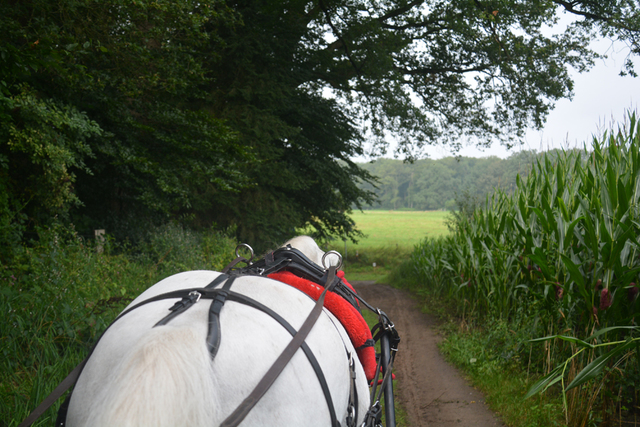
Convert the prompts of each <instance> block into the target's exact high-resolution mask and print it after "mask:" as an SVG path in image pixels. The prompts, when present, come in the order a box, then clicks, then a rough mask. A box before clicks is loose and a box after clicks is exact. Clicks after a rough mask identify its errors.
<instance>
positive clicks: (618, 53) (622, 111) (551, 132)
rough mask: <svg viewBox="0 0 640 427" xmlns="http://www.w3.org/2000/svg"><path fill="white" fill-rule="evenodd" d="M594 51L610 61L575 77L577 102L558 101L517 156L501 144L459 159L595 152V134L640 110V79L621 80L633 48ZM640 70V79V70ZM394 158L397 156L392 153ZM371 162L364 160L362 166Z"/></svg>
mask: <svg viewBox="0 0 640 427" xmlns="http://www.w3.org/2000/svg"><path fill="white" fill-rule="evenodd" d="M592 49H593V50H595V51H596V52H598V53H601V54H605V55H607V57H608V58H606V59H600V60H597V61H596V63H595V65H594V67H593V68H592V69H591V70H590V71H588V72H586V73H582V74H579V73H578V72H575V71H573V72H572V76H573V79H574V83H575V84H574V96H573V99H572V100H568V99H561V100H560V101H558V102H557V103H556V106H555V109H554V110H552V111H551V112H550V113H549V116H548V117H547V121H546V125H545V127H544V129H542V130H541V131H534V130H530V131H528V132H527V135H526V138H525V142H524V145H522V146H519V147H514V148H512V150H511V151H509V150H507V149H506V148H505V147H503V146H500V145H498V144H494V145H493V146H492V147H491V148H489V149H485V150H484V151H480V150H479V149H477V148H475V147H466V148H463V149H462V150H461V151H460V153H459V154H460V155H462V156H465V157H488V156H498V157H501V158H506V157H508V156H509V155H510V154H511V153H513V152H517V151H519V150H523V149H524V150H531V149H533V150H537V151H546V150H548V149H551V148H561V147H565V148H573V147H579V148H582V147H583V144H584V142H587V147H589V146H590V142H591V140H592V136H593V135H599V134H600V133H601V131H602V130H606V129H609V128H610V127H611V123H612V122H615V123H622V122H623V121H624V119H625V117H626V115H627V112H628V111H629V110H638V103H639V102H640V77H636V78H633V77H629V76H625V77H621V76H620V75H619V73H620V71H621V70H622V66H623V63H624V59H625V58H626V56H627V53H628V49H627V48H626V47H625V46H624V45H622V44H621V43H615V44H612V42H611V41H609V40H606V41H605V40H601V41H598V42H594V43H592ZM636 62H638V61H636ZM636 71H637V72H638V73H639V74H640V69H636ZM639 112H640V111H639ZM616 127H617V125H616ZM425 152H426V153H428V155H429V157H430V158H432V159H439V158H443V157H448V156H451V155H452V154H451V153H450V152H449V151H448V150H447V149H446V148H445V147H427V148H426V149H425ZM388 153H389V155H388V156H389V157H391V155H392V153H393V151H392V149H391V148H390V149H389V151H388ZM354 160H356V159H354ZM367 160H368V159H364V158H359V159H357V160H356V161H367Z"/></svg>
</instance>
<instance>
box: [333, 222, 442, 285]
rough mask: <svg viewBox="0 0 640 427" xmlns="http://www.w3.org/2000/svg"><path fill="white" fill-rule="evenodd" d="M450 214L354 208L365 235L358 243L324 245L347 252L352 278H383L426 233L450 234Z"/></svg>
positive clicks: (348, 271)
mask: <svg viewBox="0 0 640 427" xmlns="http://www.w3.org/2000/svg"><path fill="white" fill-rule="evenodd" d="M447 215H448V212H446V211H383V210H368V211H364V212H359V211H358V212H354V213H353V214H352V216H351V217H352V218H353V219H354V221H355V222H356V226H357V227H358V229H359V230H360V231H362V232H363V233H364V234H365V237H364V238H361V239H360V240H359V241H358V243H357V244H354V243H352V242H349V241H347V242H346V243H345V242H341V241H339V240H334V241H332V242H330V243H329V244H328V245H326V246H325V247H323V249H325V250H326V249H334V250H337V251H338V252H340V253H341V254H342V255H343V257H344V259H345V271H346V272H347V273H348V274H349V277H350V278H351V279H352V280H379V279H382V278H383V277H384V276H385V275H387V274H388V273H389V271H390V270H391V269H392V268H393V267H394V266H396V265H398V264H399V263H400V262H401V261H402V260H404V259H406V258H407V257H408V256H409V255H410V253H411V252H412V250H413V247H414V246H415V245H416V244H418V243H420V242H421V241H422V240H424V238H425V237H438V236H443V235H445V234H448V233H449V230H448V229H447V227H446V225H445V223H444V220H445V218H446V216H447ZM374 263H375V267H374Z"/></svg>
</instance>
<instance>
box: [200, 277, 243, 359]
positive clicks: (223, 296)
mask: <svg viewBox="0 0 640 427" xmlns="http://www.w3.org/2000/svg"><path fill="white" fill-rule="evenodd" d="M235 280H236V276H231V277H230V278H229V279H227V281H226V282H225V284H224V286H223V287H222V290H221V291H220V292H218V295H216V297H215V299H214V300H213V301H212V302H211V306H210V307H209V332H208V333H207V348H208V349H209V353H210V354H211V359H213V358H214V357H216V354H217V353H218V349H219V348H220V334H221V333H220V312H221V311H222V307H223V306H224V303H225V301H226V300H227V296H229V289H231V285H232V284H233V282H234V281H235Z"/></svg>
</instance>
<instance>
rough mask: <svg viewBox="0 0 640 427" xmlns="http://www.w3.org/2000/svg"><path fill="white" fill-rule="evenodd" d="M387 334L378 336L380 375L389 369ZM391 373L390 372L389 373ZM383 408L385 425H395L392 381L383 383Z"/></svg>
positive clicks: (393, 426)
mask: <svg viewBox="0 0 640 427" xmlns="http://www.w3.org/2000/svg"><path fill="white" fill-rule="evenodd" d="M390 348H391V346H390V342H389V334H388V333H385V334H382V336H381V337H380V357H381V358H382V376H383V377H384V376H385V375H386V374H387V370H388V369H389V362H390V360H391V350H390ZM389 375H391V373H389ZM384 408H385V420H386V427H395V426H396V412H395V408H394V401H393V381H386V384H384Z"/></svg>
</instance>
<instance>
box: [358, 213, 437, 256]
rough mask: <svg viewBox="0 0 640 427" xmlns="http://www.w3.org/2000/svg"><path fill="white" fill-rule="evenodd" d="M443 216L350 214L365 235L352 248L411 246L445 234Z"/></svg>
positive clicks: (430, 214)
mask: <svg viewBox="0 0 640 427" xmlns="http://www.w3.org/2000/svg"><path fill="white" fill-rule="evenodd" d="M447 215H448V212H447V211H378V210H369V211H363V212H360V211H358V212H354V213H353V214H352V215H351V217H352V218H353V219H354V221H355V222H356V225H357V227H358V229H359V230H360V231H362V232H363V233H364V234H365V235H366V237H365V238H363V239H361V240H360V241H359V242H358V244H357V245H356V246H361V247H371V246H375V247H380V246H396V245H398V246H403V247H413V246H414V245H416V244H418V243H420V242H421V241H422V240H423V239H424V238H425V237H438V236H443V235H445V234H448V233H449V230H448V229H447V227H446V225H445V224H444V219H445V217H446V216H447ZM347 246H349V245H347Z"/></svg>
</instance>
